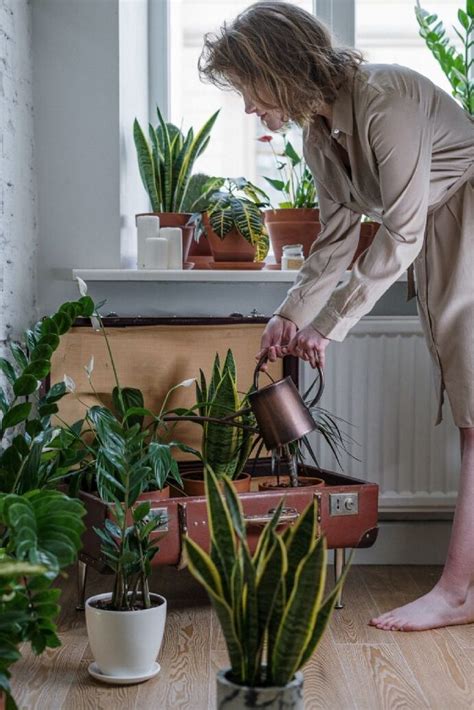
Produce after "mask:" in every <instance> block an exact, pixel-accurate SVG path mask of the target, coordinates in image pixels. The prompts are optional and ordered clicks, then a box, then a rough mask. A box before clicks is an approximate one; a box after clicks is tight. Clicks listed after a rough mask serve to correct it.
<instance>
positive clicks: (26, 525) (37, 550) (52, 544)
mask: <svg viewBox="0 0 474 710" xmlns="http://www.w3.org/2000/svg"><path fill="white" fill-rule="evenodd" d="M32 473H33V472H32ZM84 514H85V510H84V508H83V506H82V504H81V503H80V502H79V501H77V500H72V499H70V498H68V497H67V496H66V495H64V494H63V493H61V492H59V491H53V490H38V489H37V490H31V491H28V492H27V493H23V494H22V495H17V494H11V493H9V494H1V495H0V531H1V537H2V541H1V547H0V700H1V697H2V694H5V696H6V708H7V710H14V709H16V707H17V706H16V703H15V701H14V699H13V697H12V695H11V688H10V682H9V679H10V667H11V666H12V664H14V663H15V662H16V661H17V660H18V659H19V658H20V656H21V650H20V649H21V646H22V644H24V643H25V642H29V643H30V644H31V647H32V649H33V651H34V652H35V653H37V654H41V653H43V651H44V650H45V649H46V648H55V647H57V646H60V645H61V641H60V639H59V638H58V635H57V630H56V624H55V621H56V617H57V615H58V613H59V606H58V598H59V596H60V594H61V591H60V589H58V588H57V587H53V584H54V582H55V580H56V578H57V577H58V576H59V574H60V573H62V574H64V572H62V570H64V569H65V568H66V567H68V566H69V565H71V564H72V563H73V562H74V561H75V559H76V557H77V552H78V550H79V548H80V546H81V536H82V533H83V531H84V525H83V523H82V517H83V515H84Z"/></svg>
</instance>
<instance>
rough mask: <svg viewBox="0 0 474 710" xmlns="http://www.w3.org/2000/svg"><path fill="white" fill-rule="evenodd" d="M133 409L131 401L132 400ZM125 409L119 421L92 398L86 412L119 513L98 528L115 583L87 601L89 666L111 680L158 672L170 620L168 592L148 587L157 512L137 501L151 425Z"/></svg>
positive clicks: (102, 479) (103, 485)
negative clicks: (134, 419)
mask: <svg viewBox="0 0 474 710" xmlns="http://www.w3.org/2000/svg"><path fill="white" fill-rule="evenodd" d="M131 409H132V410H133V408H131ZM132 416H134V414H133V411H130V410H129V411H128V412H127V413H126V415H125V418H124V419H125V421H124V422H120V421H119V420H118V419H117V418H116V417H114V416H113V414H112V413H111V412H110V410H108V409H107V408H105V407H99V406H95V407H92V408H91V409H89V411H88V412H87V419H88V421H89V423H90V424H91V426H92V428H93V429H94V431H95V434H96V439H97V442H98V446H97V459H96V482H97V489H98V491H99V494H100V496H101V498H102V500H104V501H106V502H108V503H109V504H110V506H111V507H112V509H113V513H114V517H113V519H109V520H107V521H106V523H105V528H103V529H98V528H95V532H96V533H97V535H98V536H99V537H100V539H101V541H102V546H101V550H102V554H103V556H104V559H105V561H106V563H107V564H108V566H109V567H110V568H111V569H112V570H113V572H114V574H115V579H114V585H113V591H112V593H109V594H98V595H96V596H93V597H90V598H89V599H88V600H87V601H86V624H87V633H88V637H89V643H90V646H91V650H92V653H93V655H94V658H95V661H96V662H95V664H91V666H90V667H89V672H90V673H91V675H93V676H94V677H96V678H99V679H102V680H104V681H106V682H112V683H113V682H129V683H133V682H141V681H143V680H146V679H148V678H152V677H153V676H155V675H156V674H157V673H158V672H159V670H160V667H159V665H158V664H157V663H156V657H157V655H158V652H159V650H160V647H161V642H162V639H163V632H164V627H165V620H166V600H165V598H164V597H162V596H160V595H159V594H152V593H150V590H149V582H148V580H149V576H150V574H151V561H152V559H153V557H154V556H155V554H156V553H157V552H158V545H157V542H158V540H157V536H156V535H154V533H155V532H156V531H157V529H158V528H159V526H160V523H161V520H160V518H159V516H156V515H154V514H153V513H152V512H151V502H150V501H149V500H146V501H142V502H138V498H139V495H140V493H141V492H142V491H143V488H144V482H145V481H146V480H147V479H148V478H149V477H150V474H151V466H150V447H148V449H146V448H145V447H144V440H145V438H146V432H144V431H142V429H141V427H140V424H139V423H138V422H137V423H135V424H133V425H130V426H129V425H127V420H130V418H131V417H132Z"/></svg>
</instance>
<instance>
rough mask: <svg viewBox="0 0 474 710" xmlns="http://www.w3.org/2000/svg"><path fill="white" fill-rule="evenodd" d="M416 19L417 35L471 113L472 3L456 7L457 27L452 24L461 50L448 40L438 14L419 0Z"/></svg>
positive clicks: (473, 110) (473, 107)
mask: <svg viewBox="0 0 474 710" xmlns="http://www.w3.org/2000/svg"><path fill="white" fill-rule="evenodd" d="M415 14H416V19H417V21H418V24H419V27H420V36H421V37H423V39H424V40H425V42H426V45H427V47H428V48H429V49H430V51H431V53H432V54H433V56H434V58H435V59H436V61H437V62H438V64H439V65H440V67H441V69H442V70H443V72H444V74H445V75H446V77H447V78H448V80H449V82H450V84H451V86H452V89H453V96H454V98H455V99H457V100H458V101H459V102H460V103H461V105H462V107H463V108H464V110H465V111H467V113H468V114H470V115H471V116H472V115H474V80H473V78H472V63H473V60H472V44H473V41H474V3H473V2H472V0H466V9H465V11H464V10H463V9H462V8H459V10H458V20H459V24H460V25H461V27H460V28H459V29H457V28H454V29H455V32H456V34H457V36H458V37H459V39H460V41H461V47H462V49H461V51H460V52H459V51H458V50H457V49H456V47H455V46H454V45H453V44H451V43H450V41H449V38H448V37H447V36H446V30H445V28H444V25H443V23H442V22H441V21H440V20H439V18H438V15H436V14H434V13H431V12H428V11H427V10H424V9H423V8H422V7H420V3H419V0H417V4H416V6H415Z"/></svg>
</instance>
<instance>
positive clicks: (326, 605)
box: [184, 468, 344, 710]
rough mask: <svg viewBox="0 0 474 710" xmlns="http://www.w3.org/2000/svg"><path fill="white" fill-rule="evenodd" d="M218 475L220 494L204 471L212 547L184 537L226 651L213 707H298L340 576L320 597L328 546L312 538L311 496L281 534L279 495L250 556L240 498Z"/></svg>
mask: <svg viewBox="0 0 474 710" xmlns="http://www.w3.org/2000/svg"><path fill="white" fill-rule="evenodd" d="M221 481H222V484H223V495H222V490H221V488H220V485H219V481H218V479H217V477H216V476H215V474H214V473H213V472H212V470H211V469H210V468H207V469H206V497H207V511H208V522H209V532H210V550H209V552H206V551H205V550H204V549H202V548H201V547H200V546H199V545H197V544H196V543H195V542H194V541H193V540H192V539H191V538H190V537H187V538H186V539H185V543H184V544H185V548H186V554H187V559H188V564H189V569H190V571H191V573H192V574H193V575H194V577H196V579H197V580H198V581H199V582H200V583H201V584H202V585H203V586H204V587H205V589H206V591H207V592H208V594H209V597H210V600H211V603H212V605H213V607H214V610H215V612H216V614H217V617H218V619H219V622H220V624H221V627H222V632H223V634H224V638H225V641H226V646H227V650H228V653H229V661H230V669H227V670H223V671H220V672H219V674H218V688H217V707H218V708H219V709H220V710H222V709H226V708H243V707H249V708H251V707H265V708H270V710H271V709H275V710H276V708H280V707H291V708H296V710H298V709H301V710H302V708H303V700H302V685H303V678H302V674H301V672H300V669H301V668H302V667H303V666H304V665H305V663H307V661H308V660H309V659H310V658H311V656H312V655H313V653H314V651H315V650H316V648H317V646H318V644H319V642H320V641H321V639H322V637H323V634H324V632H325V630H326V628H327V625H328V622H329V619H330V617H331V614H332V611H333V608H334V605H335V601H336V598H337V595H338V591H339V588H340V586H341V585H342V584H343V582H344V578H341V579H340V580H339V581H338V583H337V584H336V586H335V587H334V588H333V590H332V591H331V592H330V593H329V595H328V596H327V597H325V598H324V590H325V583H326V566H327V549H326V543H325V540H324V538H323V537H318V536H317V532H318V530H317V502H316V501H315V502H313V503H311V504H310V505H309V506H308V508H307V509H306V510H305V511H304V512H303V513H302V514H301V516H300V518H299V519H298V521H297V523H296V524H295V525H294V527H289V528H288V529H287V530H285V532H284V533H279V532H278V530H277V528H278V525H279V518H280V515H281V513H282V509H283V505H284V501H281V502H280V504H279V505H278V506H277V508H276V509H275V512H274V514H273V516H272V518H271V520H270V521H269V522H268V523H267V525H266V526H265V528H264V529H263V531H262V533H261V536H260V538H259V541H258V544H257V547H256V550H255V552H254V553H253V554H251V551H250V547H249V541H248V537H247V528H246V522H245V520H244V516H243V510H242V506H241V503H240V500H239V498H238V496H237V495H236V493H235V490H234V488H233V486H232V483H231V480H230V479H229V478H228V477H225V476H224V477H223V478H222V479H221ZM285 702H286V703H288V705H284V703H285ZM291 703H293V704H291Z"/></svg>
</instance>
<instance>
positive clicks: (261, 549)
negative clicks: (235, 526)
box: [253, 498, 290, 568]
mask: <svg viewBox="0 0 474 710" xmlns="http://www.w3.org/2000/svg"><path fill="white" fill-rule="evenodd" d="M284 504H285V501H284V499H283V498H282V499H281V500H280V502H279V503H278V505H277V507H276V508H275V510H274V511H273V515H272V517H271V519H270V520H269V522H268V523H267V524H266V525H265V527H264V529H263V531H262V533H261V535H260V537H259V538H258V542H257V547H256V548H255V552H254V554H253V562H254V565H255V566H256V567H257V568H258V567H259V566H260V563H261V560H262V558H263V557H265V555H266V553H267V549H268V546H269V544H270V540H271V537H272V534H273V533H274V532H275V530H276V528H277V526H278V521H279V519H280V515H281V511H282V510H283V506H284ZM288 530H290V528H288Z"/></svg>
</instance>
